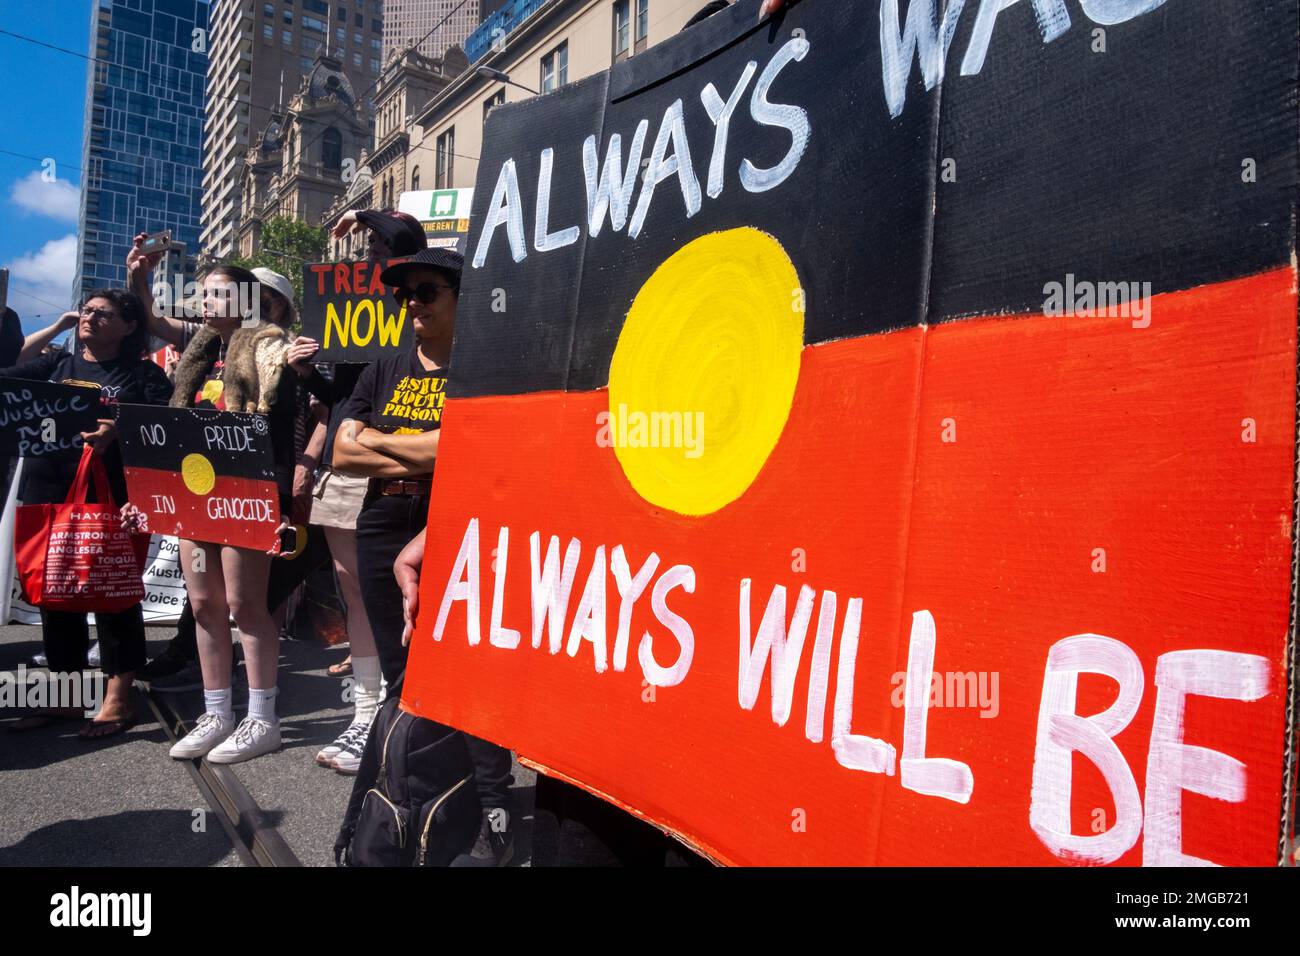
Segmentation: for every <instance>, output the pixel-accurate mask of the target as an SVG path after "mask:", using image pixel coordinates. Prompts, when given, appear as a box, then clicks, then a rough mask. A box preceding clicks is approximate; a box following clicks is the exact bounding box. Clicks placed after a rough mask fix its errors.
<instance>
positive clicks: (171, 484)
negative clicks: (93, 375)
mask: <svg viewBox="0 0 1300 956" xmlns="http://www.w3.org/2000/svg"><path fill="white" fill-rule="evenodd" d="M117 435H118V440H119V441H120V442H121V443H122V461H123V464H124V465H125V466H126V486H127V491H128V492H129V494H130V497H131V504H133V505H135V506H136V507H137V508H139V509H140V510H141V511H143V512H144V513H145V515H146V517H147V519H148V526H147V528H146V530H148V531H152V532H154V533H155V534H171V535H176V537H178V538H185V539H188V540H191V541H211V542H214V543H217V544H228V545H232V546H234V547H239V548H252V549H255V550H259V551H265V550H268V549H270V548H272V547H274V546H275V543H276V533H275V529H276V528H277V527H278V526H279V523H280V496H279V492H278V491H277V488H276V483H275V465H274V458H273V456H272V450H271V434H270V428H269V426H268V424H267V420H266V416H264V415H249V414H244V413H242V412H218V411H213V410H211V409H201V408H160V407H157V406H153V405H121V406H119V408H118V419H117Z"/></svg>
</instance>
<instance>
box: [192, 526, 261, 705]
mask: <svg viewBox="0 0 1300 956" xmlns="http://www.w3.org/2000/svg"><path fill="white" fill-rule="evenodd" d="M180 544H181V571H182V572H183V573H184V575H185V587H186V589H187V591H188V593H189V598H190V607H191V608H192V609H193V611H194V630H195V634H196V637H197V643H198V647H199V667H200V669H201V670H202V671H203V687H204V689H205V690H221V689H223V688H226V687H229V686H230V671H231V659H232V654H233V649H232V647H231V643H230V641H231V638H230V604H229V603H228V602H227V600H226V576H225V574H224V572H223V570H222V566H221V551H222V549H221V547H220V545H215V544H208V543H206V542H202V541H186V540H184V539H181V543H180ZM264 609H265V607H264Z"/></svg>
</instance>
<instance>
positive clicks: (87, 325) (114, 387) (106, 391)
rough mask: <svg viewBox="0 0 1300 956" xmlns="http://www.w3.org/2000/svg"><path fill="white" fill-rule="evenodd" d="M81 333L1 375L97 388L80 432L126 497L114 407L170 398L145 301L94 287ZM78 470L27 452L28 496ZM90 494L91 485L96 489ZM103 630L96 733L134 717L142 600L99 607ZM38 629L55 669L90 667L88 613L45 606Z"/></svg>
mask: <svg viewBox="0 0 1300 956" xmlns="http://www.w3.org/2000/svg"><path fill="white" fill-rule="evenodd" d="M73 327H74V328H75V329H76V332H75V335H76V339H75V341H74V342H73V346H72V348H71V349H69V350H68V351H66V352H61V351H52V352H50V353H48V354H45V355H41V356H39V357H37V358H35V359H33V360H32V361H30V362H26V363H23V364H21V365H17V366H14V367H13V368H7V369H0V377H3V378H26V379H38V380H42V381H49V382H63V383H66V384H73V385H91V386H95V387H97V388H99V390H100V400H101V401H102V402H103V404H104V406H105V407H104V412H103V415H102V416H101V418H100V421H99V427H98V428H97V429H96V430H95V431H93V432H86V433H84V434H83V435H82V438H83V439H84V440H85V442H86V443H87V444H89V445H91V446H92V447H93V448H94V453H95V454H96V455H100V456H102V459H103V463H104V469H105V471H107V472H108V483H109V487H110V488H111V489H112V492H113V496H114V498H115V500H116V501H117V502H118V503H119V504H120V503H122V502H125V501H126V475H125V472H124V471H123V469H122V455H121V451H120V450H119V448H118V445H117V430H116V426H115V425H114V422H113V419H114V410H115V406H117V405H118V404H119V403H121V402H127V403H129V404H133V405H165V404H167V400H168V399H169V398H170V397H171V394H172V386H171V383H170V382H168V381H167V376H166V375H164V374H163V370H162V369H160V368H159V367H158V366H157V365H155V364H154V363H153V362H150V361H148V360H147V359H145V358H144V352H145V344H146V334H147V322H146V315H145V310H144V306H143V305H142V304H141V302H140V300H139V299H137V298H136V297H135V296H133V295H131V294H130V293H129V292H123V291H121V290H119V289H101V290H99V291H98V292H92V293H91V294H90V295H89V296H88V297H87V298H86V302H85V305H83V306H82V307H81V311H80V313H78V314H77V317H76V321H75V324H74V325H73ZM76 473H77V460H76V459H75V458H72V459H66V458H65V459H63V460H57V459H51V458H48V457H41V458H33V459H30V460H29V461H28V462H27V463H26V465H25V466H24V472H23V487H22V489H21V490H22V494H21V497H22V500H23V503H24V504H51V503H56V502H62V501H64V500H65V499H66V498H67V495H68V490H69V489H70V488H71V487H72V482H73V479H74V478H75V476H76ZM92 494H93V489H92ZM95 626H96V633H97V634H98V637H99V647H100V670H101V671H102V672H103V674H104V676H105V677H107V678H108V686H107V691H106V693H105V696H104V703H103V706H102V707H101V708H100V711H99V714H98V715H96V717H95V718H94V719H93V720H92V721H91V722H89V723H88V724H86V725H85V727H83V728H82V729H81V733H80V736H81V737H83V738H88V739H93V738H97V737H107V736H110V735H112V734H120V733H122V732H123V731H124V730H126V729H127V728H128V727H129V726H130V725H131V723H132V722H133V720H134V712H133V709H132V706H131V684H132V682H133V681H134V679H135V671H136V670H137V669H138V668H140V667H141V666H142V665H143V664H144V654H145V639H144V616H143V612H142V610H141V607H140V605H139V604H137V605H136V606H135V607H132V608H129V609H127V610H125V611H118V612H115V613H109V614H101V613H98V612H96V613H95ZM41 637H42V639H43V641H44V643H45V655H46V657H47V658H48V661H49V667H50V672H51V673H55V674H64V673H75V672H78V671H81V670H84V669H85V667H86V654H87V650H88V648H89V646H90V637H89V628H88V626H87V621H86V615H85V614H84V613H75V612H67V611H45V610H42V611H41ZM79 715H80V711H70V712H69V711H48V712H46V713H43V714H38V715H36V716H35V717H32V718H28V719H26V720H23V721H19V722H18V723H17V724H16V725H15V726H14V729H16V730H30V729H34V728H36V727H41V726H44V725H45V724H47V723H49V722H50V721H52V720H57V719H60V718H68V717H76V716H79Z"/></svg>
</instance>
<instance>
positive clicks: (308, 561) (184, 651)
mask: <svg viewBox="0 0 1300 956" xmlns="http://www.w3.org/2000/svg"><path fill="white" fill-rule="evenodd" d="M329 559H330V549H329V545H328V544H326V543H325V531H324V529H322V528H321V527H320V526H319V525H314V524H313V525H308V526H307V544H306V545H305V546H304V547H303V549H302V552H301V553H300V554H299V555H298V557H296V558H294V559H293V560H291V561H286V560H285V559H284V558H275V559H274V560H273V561H272V562H271V579H270V581H268V582H267V585H266V609H267V610H268V611H270V612H271V613H272V614H274V613H275V612H276V610H277V609H278V608H279V607H280V605H281V604H283V603H284V602H285V601H286V600H287V599H288V597H289V595H290V594H292V593H293V592H294V591H295V590H296V589H297V587H298V585H300V584H302V582H304V581H306V580H307V578H308V576H309V575H310V574H311V573H312V572H313V571H315V570H316V569H317V568H319V567H320V566H321V565H322V564H324V563H325V562H326V561H328V560H329ZM167 650H168V651H169V652H170V653H172V654H175V655H177V656H180V657H184V658H186V659H187V660H191V661H197V660H198V659H199V640H198V632H197V631H196V630H195V629H194V609H193V608H192V607H190V599H189V597H188V595H187V596H186V598H185V606H184V607H182V608H181V617H180V620H179V621H177V622H176V636H175V637H173V638H172V639H171V642H170V643H169V644H168V645H167Z"/></svg>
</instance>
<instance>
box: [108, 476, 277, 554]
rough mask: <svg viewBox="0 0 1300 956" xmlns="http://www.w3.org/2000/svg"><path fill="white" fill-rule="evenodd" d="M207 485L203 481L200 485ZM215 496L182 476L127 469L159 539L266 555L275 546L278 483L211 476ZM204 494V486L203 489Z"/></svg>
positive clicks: (137, 502)
mask: <svg viewBox="0 0 1300 956" xmlns="http://www.w3.org/2000/svg"><path fill="white" fill-rule="evenodd" d="M198 480H199V481H200V482H202V481H203V477H202V476H200V477H199V479H198ZM207 480H209V481H211V483H212V484H211V490H210V491H207V492H206V493H203V494H199V493H196V492H195V491H193V490H191V489H190V488H189V487H188V486H187V484H186V481H185V478H184V477H183V476H182V474H181V473H180V472H176V471H161V470H157V469H154V468H130V467H128V468H127V469H126V482H127V487H128V488H129V490H130V493H131V503H132V504H133V505H135V506H136V507H137V508H139V509H140V510H141V511H143V512H145V514H146V515H147V516H148V520H149V530H150V531H151V532H153V533H154V534H174V535H176V536H177V537H180V538H185V539H187V540H190V541H210V542H213V543H215V544H228V545H231V546H232V547H236V548H252V549H253V550H256V551H266V550H269V549H270V548H272V547H274V546H275V543H276V534H275V529H276V528H277V527H278V526H279V524H280V495H279V492H278V490H277V489H276V486H275V482H273V481H258V480H256V479H252V478H234V477H230V476H228V475H211V476H210V477H209V478H208V479H207ZM199 487H200V488H203V487H204V485H203V484H200V485H199Z"/></svg>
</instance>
